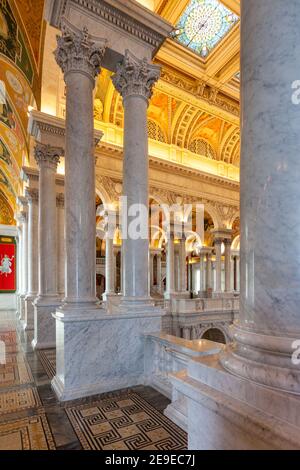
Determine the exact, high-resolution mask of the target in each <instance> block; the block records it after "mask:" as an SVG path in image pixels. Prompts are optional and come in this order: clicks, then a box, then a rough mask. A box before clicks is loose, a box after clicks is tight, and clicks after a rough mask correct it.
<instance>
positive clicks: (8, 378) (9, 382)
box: [0, 362, 33, 388]
mask: <svg viewBox="0 0 300 470" xmlns="http://www.w3.org/2000/svg"><path fill="white" fill-rule="evenodd" d="M31 382H33V377H32V374H31V371H30V368H29V367H28V365H27V364H26V363H25V362H19V363H17V364H5V365H0V388H4V387H13V386H16V385H22V384H27V383H31Z"/></svg>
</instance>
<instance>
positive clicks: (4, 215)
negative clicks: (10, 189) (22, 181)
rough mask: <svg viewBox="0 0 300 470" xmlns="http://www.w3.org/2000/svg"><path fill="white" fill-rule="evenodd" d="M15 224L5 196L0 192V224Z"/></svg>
mask: <svg viewBox="0 0 300 470" xmlns="http://www.w3.org/2000/svg"><path fill="white" fill-rule="evenodd" d="M0 178H1V175H0ZM15 223H16V222H15V220H14V213H13V210H12V208H11V206H10V204H9V202H8V200H7V199H6V197H5V195H4V194H3V192H2V191H1V190H0V224H3V225H15Z"/></svg>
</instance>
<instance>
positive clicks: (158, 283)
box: [156, 252, 163, 294]
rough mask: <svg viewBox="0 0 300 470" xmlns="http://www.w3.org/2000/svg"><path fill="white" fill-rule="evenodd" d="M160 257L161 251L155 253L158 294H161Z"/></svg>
mask: <svg viewBox="0 0 300 470" xmlns="http://www.w3.org/2000/svg"><path fill="white" fill-rule="evenodd" d="M161 258H162V253H161V252H159V253H157V264H156V267H157V271H156V277H157V292H158V293H159V294H163V287H162V270H161Z"/></svg>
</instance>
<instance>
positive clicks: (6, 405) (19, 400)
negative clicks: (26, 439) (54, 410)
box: [0, 387, 42, 415]
mask: <svg viewBox="0 0 300 470" xmlns="http://www.w3.org/2000/svg"><path fill="white" fill-rule="evenodd" d="M41 405H42V404H41V400H40V398H39V395H38V393H37V389H36V388H34V387H24V388H21V389H17V390H9V391H5V392H1V393H0V415H3V414H7V413H16V412H18V411H23V410H28V409H30V408H38V407H40V406H41Z"/></svg>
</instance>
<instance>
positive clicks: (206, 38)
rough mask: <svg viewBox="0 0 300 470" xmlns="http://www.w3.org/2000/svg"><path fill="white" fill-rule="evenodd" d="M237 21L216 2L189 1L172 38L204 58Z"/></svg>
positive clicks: (234, 16)
mask: <svg viewBox="0 0 300 470" xmlns="http://www.w3.org/2000/svg"><path fill="white" fill-rule="evenodd" d="M238 20H239V18H238V16H236V15H235V14H234V13H232V12H231V11H230V10H228V8H226V7H225V6H224V5H223V4H222V3H221V2H219V1H218V0H191V2H190V3H189V5H188V7H187V9H186V10H185V12H184V13H183V15H182V17H181V18H180V20H179V23H178V24H177V26H176V29H175V32H174V33H173V37H175V38H176V39H177V40H178V41H179V42H181V43H182V44H184V45H185V46H187V47H189V48H190V49H192V50H194V51H195V52H198V53H199V54H200V55H201V56H202V57H206V56H207V55H208V54H209V52H210V51H211V50H212V49H213V48H214V47H215V46H216V45H217V44H218V42H219V41H220V40H221V39H222V38H223V37H224V36H225V35H226V34H227V33H228V31H229V30H230V29H231V28H232V27H233V26H234V24H235V23H237V22H238Z"/></svg>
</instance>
